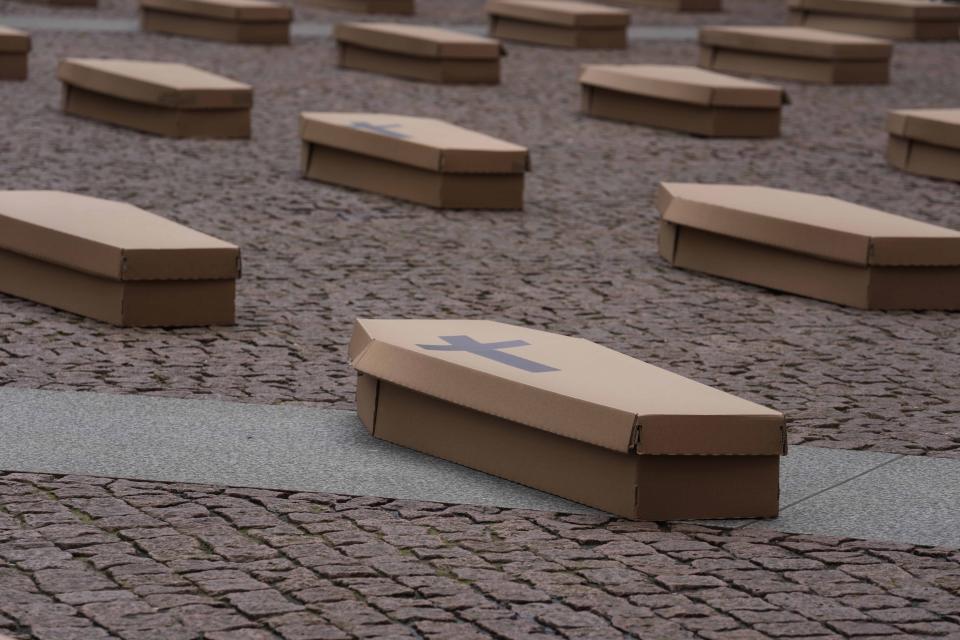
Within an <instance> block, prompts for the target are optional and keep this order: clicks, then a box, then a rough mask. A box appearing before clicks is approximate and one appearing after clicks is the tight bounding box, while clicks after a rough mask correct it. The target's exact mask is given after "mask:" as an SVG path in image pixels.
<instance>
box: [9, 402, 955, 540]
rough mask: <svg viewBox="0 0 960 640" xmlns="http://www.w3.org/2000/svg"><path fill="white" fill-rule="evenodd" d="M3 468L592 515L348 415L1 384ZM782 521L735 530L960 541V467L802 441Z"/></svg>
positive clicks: (790, 465)
mask: <svg viewBox="0 0 960 640" xmlns="http://www.w3.org/2000/svg"><path fill="white" fill-rule="evenodd" d="M0 394H2V395H0V399H4V400H6V401H5V402H3V404H2V408H0V440H2V441H3V442H4V444H5V446H4V447H3V448H2V449H0V469H4V470H11V471H13V470H15V471H30V472H46V473H75V474H89V475H103V476H112V477H125V478H135V479H141V480H160V481H170V482H200V483H211V484H220V485H233V486H247V487H259V488H274V489H289V490H298V491H322V492H327V493H342V494H350V495H367V496H379V497H384V498H399V499H410V500H424V501H436V502H452V503H461V504H477V505H488V506H499V507H514V508H522V509H542V510H554V511H561V512H568V513H594V512H593V511H592V510H590V509H588V508H586V507H584V506H582V505H577V504H574V503H571V502H568V501H566V500H562V499H560V498H557V497H555V496H550V495H548V494H545V493H542V492H539V491H535V490H533V489H530V488H527V487H523V486H521V485H517V484H515V483H512V482H508V481H506V480H502V479H499V478H495V477H493V476H489V475H487V474H484V473H479V472H476V471H473V470H470V469H467V468H465V467H461V466H459V465H456V464H452V463H449V462H446V461H443V460H438V459H436V458H432V457H430V456H425V455H422V454H419V453H417V452H414V451H411V450H409V449H404V448H402V447H397V446H394V445H391V444H389V443H386V442H382V441H380V440H377V439H375V438H372V437H370V436H369V435H368V434H367V432H366V430H365V429H364V428H363V426H362V425H361V424H360V422H359V421H358V420H357V417H356V414H354V413H353V412H351V411H338V410H328V409H319V408H315V407H307V406H297V405H289V404H288V405H263V404H248V403H236V402H221V401H217V400H180V399H172V398H157V397H152V396H135V395H114V394H99V393H77V392H57V391H38V390H27V389H9V388H8V389H0ZM781 473H782V478H781V488H782V497H781V516H780V517H779V518H777V519H774V520H762V521H754V520H733V521H706V522H705V524H709V525H712V526H721V527H727V528H744V527H750V528H757V527H761V528H773V529H777V530H781V531H789V532H796V533H817V534H826V535H834V536H850V537H859V538H873V539H879V540H890V541H896V542H910V543H913V544H938V545H947V546H957V547H960V492H958V491H956V487H958V486H960V462H957V461H953V460H947V459H939V458H927V457H915V456H900V455H898V454H887V453H877V452H861V451H844V450H840V449H826V448H818V447H808V446H794V447H791V449H790V455H788V456H787V457H786V458H784V459H783V466H782V472H781Z"/></svg>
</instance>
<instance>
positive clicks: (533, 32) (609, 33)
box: [486, 0, 630, 49]
mask: <svg viewBox="0 0 960 640" xmlns="http://www.w3.org/2000/svg"><path fill="white" fill-rule="evenodd" d="M486 11H487V15H489V16H490V35H491V36H493V37H495V38H502V39H504V40H516V41H518V42H526V43H531V44H542V45H550V46H555V47H574V48H582V49H624V48H626V46H627V25H628V24H629V23H630V13H629V12H628V11H624V10H623V9H617V8H615V7H608V6H606V5H602V4H593V3H589V2H573V1H570V0H490V1H489V2H487V6H486Z"/></svg>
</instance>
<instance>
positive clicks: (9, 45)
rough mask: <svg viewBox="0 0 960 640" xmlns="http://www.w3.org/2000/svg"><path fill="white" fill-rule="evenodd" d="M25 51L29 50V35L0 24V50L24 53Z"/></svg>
mask: <svg viewBox="0 0 960 640" xmlns="http://www.w3.org/2000/svg"><path fill="white" fill-rule="evenodd" d="M27 51H30V35H29V34H28V33H26V32H24V31H20V30H19V29H14V28H12V27H5V26H3V25H2V24H0V52H2V53H26V52H27Z"/></svg>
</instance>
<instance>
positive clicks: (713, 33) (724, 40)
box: [700, 27, 893, 84]
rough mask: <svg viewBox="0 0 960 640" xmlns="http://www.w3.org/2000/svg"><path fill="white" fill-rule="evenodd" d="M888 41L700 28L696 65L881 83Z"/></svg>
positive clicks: (785, 30) (803, 31) (798, 31)
mask: <svg viewBox="0 0 960 640" xmlns="http://www.w3.org/2000/svg"><path fill="white" fill-rule="evenodd" d="M892 53H893V46H892V45H891V43H890V42H889V41H887V40H881V39H878V38H870V37H867V36H857V35H851V34H846V33H835V32H832V31H823V30H821V29H810V28H807V27H703V28H701V29H700V66H701V67H705V68H707V69H713V70H715V71H726V72H729V73H742V74H747V75H760V76H772V77H777V78H786V79H788V80H801V81H804V82H819V83H823V84H886V83H887V82H889V79H890V56H891V55H892Z"/></svg>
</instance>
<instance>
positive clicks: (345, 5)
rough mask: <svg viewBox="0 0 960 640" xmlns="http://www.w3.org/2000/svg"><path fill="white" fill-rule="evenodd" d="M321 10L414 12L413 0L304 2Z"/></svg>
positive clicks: (310, 0)
mask: <svg viewBox="0 0 960 640" xmlns="http://www.w3.org/2000/svg"><path fill="white" fill-rule="evenodd" d="M304 4H308V5H311V6H314V7H319V8H321V9H331V10H334V11H352V12H354V13H396V14H400V15H413V14H414V13H415V12H416V2H415V1H414V0H304Z"/></svg>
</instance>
